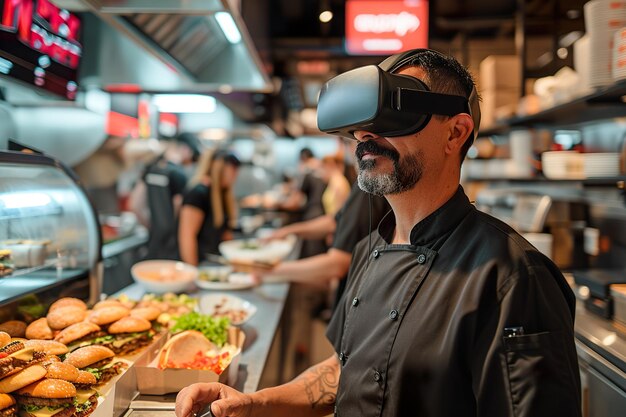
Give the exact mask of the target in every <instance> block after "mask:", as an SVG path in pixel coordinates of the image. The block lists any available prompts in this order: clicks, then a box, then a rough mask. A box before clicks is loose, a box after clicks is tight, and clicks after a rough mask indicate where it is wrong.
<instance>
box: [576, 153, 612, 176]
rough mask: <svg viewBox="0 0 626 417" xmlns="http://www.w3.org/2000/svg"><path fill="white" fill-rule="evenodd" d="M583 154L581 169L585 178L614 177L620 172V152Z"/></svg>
mask: <svg viewBox="0 0 626 417" xmlns="http://www.w3.org/2000/svg"><path fill="white" fill-rule="evenodd" d="M583 156H584V158H583V170H584V174H585V177H587V178H598V177H615V176H618V175H619V174H620V172H619V171H620V169H619V158H620V154H619V153H617V152H610V153H586V154H583Z"/></svg>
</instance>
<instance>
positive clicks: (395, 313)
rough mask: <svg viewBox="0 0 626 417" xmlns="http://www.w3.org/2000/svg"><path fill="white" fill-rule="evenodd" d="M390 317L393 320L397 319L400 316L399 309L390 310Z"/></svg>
mask: <svg viewBox="0 0 626 417" xmlns="http://www.w3.org/2000/svg"><path fill="white" fill-rule="evenodd" d="M389 318H390V319H391V320H395V319H397V318H398V310H391V311H390V312H389Z"/></svg>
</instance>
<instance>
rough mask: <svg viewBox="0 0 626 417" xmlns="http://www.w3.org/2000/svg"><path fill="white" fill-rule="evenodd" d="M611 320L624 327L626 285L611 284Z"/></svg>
mask: <svg viewBox="0 0 626 417" xmlns="http://www.w3.org/2000/svg"><path fill="white" fill-rule="evenodd" d="M611 297H612V298H613V318H614V319H615V320H616V321H617V322H619V323H620V324H622V325H624V326H626V284H612V285H611Z"/></svg>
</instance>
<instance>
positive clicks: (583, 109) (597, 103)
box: [478, 80, 626, 136]
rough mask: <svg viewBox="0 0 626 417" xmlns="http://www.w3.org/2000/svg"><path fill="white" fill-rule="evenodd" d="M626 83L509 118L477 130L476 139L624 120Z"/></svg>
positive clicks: (625, 115) (620, 82)
mask: <svg viewBox="0 0 626 417" xmlns="http://www.w3.org/2000/svg"><path fill="white" fill-rule="evenodd" d="M623 96H626V80H622V81H618V82H616V83H614V84H612V85H610V86H607V87H602V88H599V89H598V90H596V91H594V92H593V93H591V94H589V95H586V96H583V97H579V98H577V99H574V100H572V101H569V102H567V103H562V104H559V105H557V106H554V107H552V108H549V109H545V110H543V111H540V112H539V113H535V114H533V115H530V116H523V117H512V118H509V119H506V120H502V121H500V122H498V123H497V124H496V125H494V126H491V127H489V128H487V129H484V130H480V131H479V132H478V134H479V136H492V135H497V134H504V133H506V132H508V131H509V130H512V129H515V128H517V127H520V128H522V127H549V126H569V125H577V124H581V123H586V122H591V121H594V120H604V119H612V118H616V117H626V103H624V101H623V100H622V97H623Z"/></svg>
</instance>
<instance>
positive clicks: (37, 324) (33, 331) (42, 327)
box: [26, 317, 54, 340]
mask: <svg viewBox="0 0 626 417" xmlns="http://www.w3.org/2000/svg"><path fill="white" fill-rule="evenodd" d="M26 338H27V339H38V340H50V339H53V338H54V334H53V332H52V329H51V328H50V326H48V320H47V319H46V318H45V317H42V318H40V319H37V320H35V321H33V322H32V323H31V324H29V325H28V327H27V328H26Z"/></svg>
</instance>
